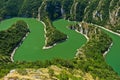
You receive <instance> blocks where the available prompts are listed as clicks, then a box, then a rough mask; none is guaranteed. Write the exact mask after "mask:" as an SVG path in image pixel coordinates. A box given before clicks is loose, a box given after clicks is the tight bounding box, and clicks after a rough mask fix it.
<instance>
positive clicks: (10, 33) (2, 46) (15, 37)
mask: <svg viewBox="0 0 120 80" xmlns="http://www.w3.org/2000/svg"><path fill="white" fill-rule="evenodd" d="M28 32H29V29H28V25H27V24H26V23H25V22H24V21H21V20H20V21H17V22H16V23H15V24H13V25H12V26H11V27H10V28H9V29H7V30H5V31H0V63H1V62H5V61H6V62H7V60H8V61H11V60H10V56H11V53H12V52H13V50H14V49H15V48H16V47H18V46H20V43H22V42H21V41H22V40H23V38H24V37H25V36H26V34H27V33H28ZM6 58H7V59H6Z"/></svg>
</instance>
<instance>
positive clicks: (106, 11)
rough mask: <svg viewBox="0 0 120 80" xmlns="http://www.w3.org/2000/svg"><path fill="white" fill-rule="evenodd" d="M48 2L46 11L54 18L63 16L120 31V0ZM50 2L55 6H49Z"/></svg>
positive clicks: (52, 0)
mask: <svg viewBox="0 0 120 80" xmlns="http://www.w3.org/2000/svg"><path fill="white" fill-rule="evenodd" d="M46 2H47V3H46V5H47V6H48V7H46V12H47V13H48V16H49V17H50V19H52V20H55V19H57V18H61V17H63V18H64V19H69V20H73V21H85V22H88V23H94V24H98V25H101V26H104V27H106V28H108V29H111V30H113V31H115V32H118V33H120V7H119V6H120V0H106V1H105V0H99V1H98V0H94V1H93V0H90V1H86V0H82V1H80V0H73V1H72V3H70V2H68V0H62V1H59V0H58V1H54V0H51V1H46ZM66 2H67V3H68V4H67V5H66ZM50 4H51V5H52V6H53V8H51V7H50V6H49V5H50ZM61 9H62V12H61ZM42 10H43V9H42ZM61 13H63V15H64V16H63V15H61ZM41 16H42V15H41Z"/></svg>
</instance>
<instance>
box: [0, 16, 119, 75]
mask: <svg viewBox="0 0 120 80" xmlns="http://www.w3.org/2000/svg"><path fill="white" fill-rule="evenodd" d="M17 20H24V21H25V22H27V24H28V25H29V27H30V31H31V32H30V33H29V35H28V36H27V38H26V39H25V40H24V42H23V44H22V45H21V46H20V47H19V48H18V49H17V51H16V53H15V55H14V60H15V61H22V60H25V61H36V60H50V59H53V58H63V59H72V58H74V56H75V53H76V50H77V49H78V48H80V47H81V46H82V45H83V44H85V43H86V41H87V40H86V39H85V37H84V36H83V35H80V33H77V32H75V31H73V30H69V29H68V28H66V26H67V25H69V24H73V22H68V21H66V20H64V19H60V20H57V21H54V22H53V25H54V26H55V27H56V28H57V29H58V30H60V31H61V32H63V33H65V34H67V35H68V36H69V38H68V40H66V41H65V42H62V43H59V44H57V45H56V46H54V47H53V48H51V49H48V50H43V49H42V48H43V46H44V44H45V37H44V26H43V24H42V23H41V22H39V21H37V20H35V19H31V18H30V19H27V18H12V19H7V20H4V21H2V22H1V23H0V31H1V30H6V29H8V28H9V27H10V26H11V25H12V24H13V23H15V22H16V21H17ZM104 31H105V32H106V33H107V34H108V35H109V36H110V37H111V38H112V39H113V46H112V47H111V49H110V51H109V52H108V54H107V55H106V62H107V63H108V64H109V65H110V66H112V67H113V69H114V70H115V71H116V72H118V73H119V74H120V62H119V61H120V37H119V36H117V35H115V34H113V33H111V32H108V31H106V30H104Z"/></svg>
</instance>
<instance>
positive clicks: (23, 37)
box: [10, 24, 30, 62]
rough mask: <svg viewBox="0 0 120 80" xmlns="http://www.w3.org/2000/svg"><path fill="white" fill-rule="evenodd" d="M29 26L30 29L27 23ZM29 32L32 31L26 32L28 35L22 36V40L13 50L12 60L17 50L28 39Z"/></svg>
mask: <svg viewBox="0 0 120 80" xmlns="http://www.w3.org/2000/svg"><path fill="white" fill-rule="evenodd" d="M27 26H28V29H29V25H28V24H27ZM29 33H30V32H27V33H26V35H25V36H24V37H23V38H22V40H21V42H20V43H19V44H18V45H17V46H16V47H15V48H14V50H13V51H12V53H11V56H10V59H11V61H12V62H14V59H13V57H14V54H15V52H16V50H17V49H18V48H19V47H20V46H21V45H22V43H23V41H24V40H25V39H26V37H27V36H28V35H29Z"/></svg>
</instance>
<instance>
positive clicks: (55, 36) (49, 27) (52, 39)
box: [44, 17, 67, 47]
mask: <svg viewBox="0 0 120 80" xmlns="http://www.w3.org/2000/svg"><path fill="white" fill-rule="evenodd" d="M44 19H45V18H44ZM44 23H45V25H46V26H45V29H46V33H45V35H46V42H47V43H46V44H45V46H46V47H49V46H53V45H54V44H55V43H58V42H62V41H64V40H66V39H67V35H66V34H64V33H62V32H60V31H58V30H57V29H56V28H55V27H54V26H53V24H52V23H51V22H50V20H49V18H47V17H46V19H45V20H44Z"/></svg>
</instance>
